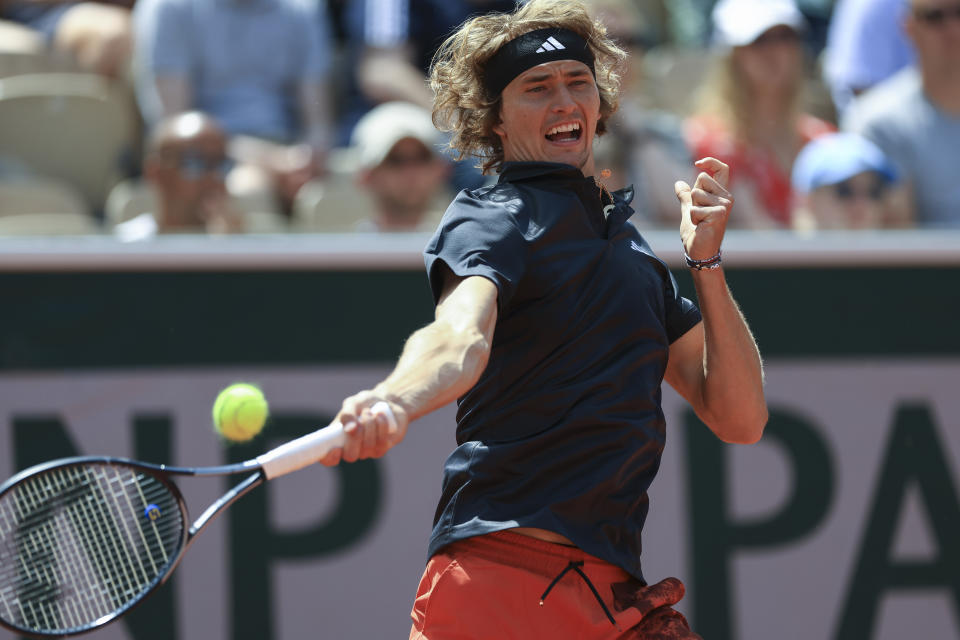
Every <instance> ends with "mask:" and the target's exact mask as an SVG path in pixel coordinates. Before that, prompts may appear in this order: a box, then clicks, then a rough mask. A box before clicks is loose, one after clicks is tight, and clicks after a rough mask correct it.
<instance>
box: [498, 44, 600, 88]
mask: <svg viewBox="0 0 960 640" xmlns="http://www.w3.org/2000/svg"><path fill="white" fill-rule="evenodd" d="M556 60H579V61H580V62H582V63H583V64H585V65H587V66H588V67H590V72H591V73H592V74H593V75H594V76H596V75H597V72H596V71H594V69H593V52H592V51H590V47H589V46H588V45H587V41H586V40H584V39H583V36H581V35H580V34H578V33H575V32H573V31H570V30H569V29H559V28H556V27H550V28H547V29H537V30H536V31H528V32H527V33H525V34H523V35H522V36H518V37H516V38H514V39H513V40H511V41H510V42H508V43H507V44H505V45H503V46H502V47H501V48H500V50H499V51H497V52H496V53H495V54H493V57H492V58H490V60H489V61H488V62H487V68H486V74H485V75H484V79H483V84H484V86H485V87H486V89H487V93H488V95H489V96H490V97H491V98H496V97H497V96H499V95H500V92H501V91H503V90H504V88H505V87H506V86H507V85H508V84H510V81H511V80H513V79H514V78H516V77H517V76H518V75H520V74H521V73H523V72H524V71H526V70H527V69H531V68H533V67H535V66H537V65H538V64H543V63H544V62H554V61H556Z"/></svg>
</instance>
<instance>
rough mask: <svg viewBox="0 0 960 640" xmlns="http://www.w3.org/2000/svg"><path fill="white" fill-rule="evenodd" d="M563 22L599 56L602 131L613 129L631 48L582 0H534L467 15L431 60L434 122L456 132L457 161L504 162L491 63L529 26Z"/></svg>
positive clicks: (492, 166)
mask: <svg viewBox="0 0 960 640" xmlns="http://www.w3.org/2000/svg"><path fill="white" fill-rule="evenodd" d="M549 27H557V28H561V29H568V30H570V31H573V32H574V33H577V34H578V35H580V36H581V37H582V38H583V39H584V40H586V42H587V46H588V47H589V48H590V51H591V52H592V53H593V56H594V71H595V74H596V81H597V88H598V89H599V92H600V119H599V120H598V121H597V131H596V134H597V135H603V134H604V133H605V132H606V130H607V124H606V123H607V119H608V118H609V117H610V116H611V115H613V113H614V112H615V111H616V110H617V106H618V105H619V93H620V77H621V73H622V69H621V67H622V65H623V62H624V60H625V59H626V57H627V54H626V52H625V51H623V50H622V49H621V48H620V47H618V46H617V45H616V44H615V43H614V42H613V40H612V39H610V38H609V37H608V36H607V30H606V28H604V26H603V25H602V24H601V23H600V22H598V21H596V20H594V19H593V18H592V17H591V16H590V14H589V13H588V11H587V8H586V6H585V5H584V4H583V3H582V2H580V1H579V0H531V1H530V2H528V3H527V4H524V5H523V6H520V7H518V8H517V10H516V11H514V12H513V13H489V14H487V15H483V16H478V17H476V18H472V19H470V20H467V21H466V22H465V23H464V24H463V25H462V26H461V27H460V28H459V29H458V30H457V31H456V33H454V34H453V35H451V36H450V37H449V38H447V40H446V41H445V42H444V43H443V45H442V46H441V47H440V49H438V50H437V53H436V55H435V56H434V58H433V62H432V64H431V65H430V85H431V87H432V88H433V92H434V102H433V123H434V125H435V126H436V127H437V128H438V129H440V130H441V131H449V132H452V134H453V137H452V138H451V140H450V144H449V146H450V148H451V149H453V150H454V151H455V152H456V158H457V160H462V159H463V158H464V157H466V156H468V155H471V156H475V157H476V158H478V159H479V161H480V164H479V165H478V166H479V167H480V168H481V169H483V172H484V173H490V172H491V171H493V170H499V168H500V166H501V165H502V164H503V144H502V143H501V140H500V137H499V136H498V135H497V134H496V133H494V131H493V127H494V126H495V125H497V124H498V123H499V122H500V107H501V100H500V96H499V95H496V96H491V95H488V94H487V90H486V88H485V87H484V81H483V80H484V74H485V71H486V66H487V62H489V60H490V58H492V57H493V55H494V54H495V53H497V51H499V50H500V48H501V47H502V46H503V45H505V44H506V43H508V42H510V41H511V40H513V39H514V38H517V37H519V36H521V35H523V34H524V33H527V32H529V31H535V30H537V29H545V28H549Z"/></svg>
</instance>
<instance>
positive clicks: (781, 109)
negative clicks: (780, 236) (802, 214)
mask: <svg viewBox="0 0 960 640" xmlns="http://www.w3.org/2000/svg"><path fill="white" fill-rule="evenodd" d="M712 19H713V27H714V34H713V39H714V46H715V47H716V48H717V49H718V53H719V55H718V58H717V64H716V66H715V68H714V69H713V70H712V72H711V73H709V74H708V77H707V80H706V82H705V84H704V86H703V88H702V91H701V95H700V100H699V105H698V108H697V111H696V113H695V115H694V116H693V117H691V118H689V119H688V121H687V123H686V126H685V135H686V137H687V143H688V145H689V146H690V148H691V151H692V153H693V157H695V158H700V157H705V156H712V157H715V158H718V159H720V160H721V161H723V162H724V163H726V164H728V165H729V166H730V175H731V183H730V187H729V188H730V189H731V191H732V192H733V194H734V197H735V198H736V201H737V209H738V214H737V218H738V221H739V226H741V227H748V228H777V227H779V228H786V227H789V226H790V216H791V208H792V207H791V200H792V193H791V186H790V171H791V168H792V166H793V161H794V158H796V156H797V153H799V152H800V149H802V148H803V146H804V145H805V144H807V143H808V142H809V141H811V140H813V139H814V138H816V137H818V136H820V135H823V134H825V133H829V132H831V131H833V126H832V125H830V124H829V123H827V122H825V121H823V120H820V119H818V118H815V117H813V116H811V115H808V114H805V113H803V111H802V109H801V100H802V97H803V89H804V83H805V77H804V50H803V43H802V39H801V35H802V32H803V30H804V29H805V27H806V22H805V20H804V18H803V15H802V14H801V13H800V11H799V9H798V8H797V7H796V5H795V4H794V2H793V1H792V0H721V1H720V2H719V3H717V5H716V6H715V7H714V10H713V14H712ZM731 222H733V221H731Z"/></svg>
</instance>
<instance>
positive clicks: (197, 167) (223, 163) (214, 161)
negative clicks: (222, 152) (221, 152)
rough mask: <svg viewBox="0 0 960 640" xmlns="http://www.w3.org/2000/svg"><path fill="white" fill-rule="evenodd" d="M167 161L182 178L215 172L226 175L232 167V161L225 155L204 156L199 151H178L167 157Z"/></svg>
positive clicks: (192, 177)
mask: <svg viewBox="0 0 960 640" xmlns="http://www.w3.org/2000/svg"><path fill="white" fill-rule="evenodd" d="M168 163H169V164H171V165H173V166H175V167H176V168H177V169H179V170H180V173H181V174H182V175H183V177H184V178H187V179H190V180H196V179H198V178H202V177H204V176H206V175H208V174H211V173H215V174H217V175H219V176H220V177H226V175H227V174H228V173H230V170H231V169H233V166H234V162H233V160H231V159H230V158H227V157H225V156H206V155H203V154H200V153H190V152H185V153H179V154H177V155H175V156H172V157H170V158H169V159H168Z"/></svg>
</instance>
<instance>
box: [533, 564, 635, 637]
mask: <svg viewBox="0 0 960 640" xmlns="http://www.w3.org/2000/svg"><path fill="white" fill-rule="evenodd" d="M582 566H583V560H578V561H576V562H573V561H571V562H570V564H568V565H567V566H566V567H564V569H563V571H561V572H560V573H559V574H557V577H556V578H554V579H553V582H551V583H550V586H548V587H547V590H546V591H544V592H543V595H542V596H540V606H541V607H542V606H543V601H544V600H546V598H547V596H548V595H550V591H552V590H553V587H554V586H556V584H557V583H558V582H560V579H561V578H563V576H565V575H567V572H568V571H570V570H571V569H572V570H574V571H576V572H577V573H578V574H579V575H580V577H581V578H582V579H583V581H584V582H586V583H587V586H588V587H590V591H591V592H592V593H593V597H594V598H596V599H597V602H599V603H600V607H601V608H602V609H603V613H604V614H606V616H607V620H609V621H610V624H612V625H613V626H615V627H616V626H617V621H616V620H614V619H613V614H611V613H610V609H608V608H607V605H606V604H604V602H603V598H601V597H600V594H599V593H597V588H596V587H594V586H593V583H592V582H590V578H588V577H587V574H585V573H584V572H583V569H581V567H582Z"/></svg>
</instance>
